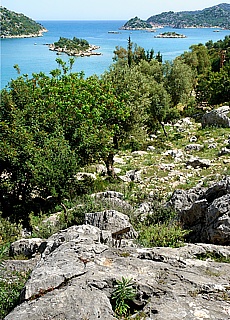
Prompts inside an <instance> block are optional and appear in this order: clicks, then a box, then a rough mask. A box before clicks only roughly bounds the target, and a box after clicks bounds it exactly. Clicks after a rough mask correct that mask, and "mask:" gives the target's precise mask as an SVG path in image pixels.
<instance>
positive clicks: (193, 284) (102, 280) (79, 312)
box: [5, 226, 230, 320]
mask: <svg viewBox="0 0 230 320" xmlns="http://www.w3.org/2000/svg"><path fill="white" fill-rule="evenodd" d="M78 228H79V230H86V229H85V226H79V227H78ZM87 228H88V229H87V232H88V238H87V236H86V234H85V233H84V232H83V233H84V237H79V238H76V239H72V240H67V239H68V238H69V239H70V238H72V235H73V232H74V231H73V228H71V229H70V234H71V235H70V236H66V234H68V229H67V230H66V231H65V241H64V242H63V243H62V244H60V245H59V247H57V248H56V249H55V250H54V251H52V252H50V253H49V254H48V255H46V256H44V257H43V258H41V260H40V262H39V263H38V264H37V265H36V267H35V269H34V270H33V272H32V274H31V277H30V279H29V280H28V281H27V283H26V285H25V288H24V290H23V292H22V295H21V304H20V305H18V306H17V307H16V308H15V309H14V310H13V311H12V312H11V313H10V314H9V315H7V316H6V318H5V320H48V319H50V320H51V319H52V320H54V319H59V320H64V319H66V320H76V319H79V320H83V319H89V320H95V319H103V320H104V319H105V320H115V319H117V318H116V316H115V313H114V311H113V310H112V306H111V295H112V292H113V290H114V284H115V280H121V278H122V277H124V278H132V281H133V282H134V286H135V289H136V293H137V294H136V297H135V299H134V301H133V304H132V305H131V309H130V310H131V312H135V311H134V310H140V311H141V312H142V317H143V316H144V318H145V319H150V320H154V319H159V320H163V319H164V320H175V319H176V320H177V319H178V320H181V319H184V320H185V319H186V320H198V319H200V320H201V319H221V320H227V319H229V316H230V305H229V296H230V289H229V281H230V264H227V263H217V262H214V261H212V260H210V259H209V260H206V261H202V260H197V259H196V257H197V256H198V255H203V256H204V257H205V255H206V254H207V253H208V255H209V256H210V254H211V253H214V254H218V255H220V256H223V257H226V258H229V257H230V248H229V247H221V246H214V245H203V244H197V245H192V244H188V245H186V246H185V247H181V248H178V249H176V248H152V249H146V248H130V247H126V248H124V249H116V248H109V247H108V246H105V245H103V244H101V243H99V242H98V241H97V240H96V239H95V227H92V226H87ZM90 229H91V230H92V235H91V234H90ZM75 232H77V230H75ZM62 236H63V232H61V233H58V234H56V235H54V236H53V237H54V238H56V239H59V238H60V237H62ZM93 239H95V240H93ZM50 241H51V240H50V239H48V242H50ZM136 314H138V311H136Z"/></svg>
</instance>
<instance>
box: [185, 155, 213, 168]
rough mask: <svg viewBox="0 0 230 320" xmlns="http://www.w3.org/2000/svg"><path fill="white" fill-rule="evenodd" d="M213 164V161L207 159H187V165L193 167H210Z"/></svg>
mask: <svg viewBox="0 0 230 320" xmlns="http://www.w3.org/2000/svg"><path fill="white" fill-rule="evenodd" d="M210 165H211V161H210V160H207V159H200V158H193V157H192V158H190V159H189V160H188V161H187V166H191V167H193V168H208V167H210Z"/></svg>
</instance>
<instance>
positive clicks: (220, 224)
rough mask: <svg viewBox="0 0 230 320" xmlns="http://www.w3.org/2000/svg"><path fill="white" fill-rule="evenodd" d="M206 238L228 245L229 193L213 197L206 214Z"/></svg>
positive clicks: (229, 238) (229, 236) (229, 234)
mask: <svg viewBox="0 0 230 320" xmlns="http://www.w3.org/2000/svg"><path fill="white" fill-rule="evenodd" d="M206 224H207V234H208V240H209V241H210V242H211V243H216V244H220V243H221V244H226V245H230V194H226V195H224V196H222V197H220V198H217V199H215V200H214V201H213V202H212V204H211V205H210V206H209V208H208V211H207V216H206Z"/></svg>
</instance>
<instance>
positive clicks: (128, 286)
mask: <svg viewBox="0 0 230 320" xmlns="http://www.w3.org/2000/svg"><path fill="white" fill-rule="evenodd" d="M133 285H134V283H133V281H132V279H126V278H124V277H122V280H121V281H119V280H117V281H116V284H115V289H114V291H113V293H112V298H111V299H112V300H113V302H114V303H112V306H113V309H114V311H115V312H116V314H117V315H118V316H126V315H127V313H128V310H129V309H130V306H129V304H130V302H131V301H132V300H133V299H134V298H135V295H136V291H135V289H134V288H133Z"/></svg>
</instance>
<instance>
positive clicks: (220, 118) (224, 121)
mask: <svg viewBox="0 0 230 320" xmlns="http://www.w3.org/2000/svg"><path fill="white" fill-rule="evenodd" d="M229 113H230V107H229V106H223V107H220V108H218V109H214V110H212V111H210V112H207V113H205V114H204V116H203V117H202V120H201V123H202V127H203V128H205V127H206V126H218V127H223V128H230V115H229Z"/></svg>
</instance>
